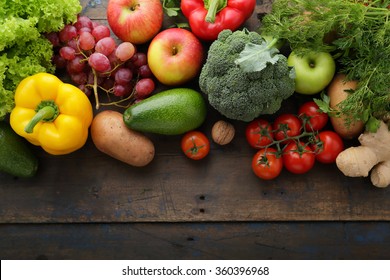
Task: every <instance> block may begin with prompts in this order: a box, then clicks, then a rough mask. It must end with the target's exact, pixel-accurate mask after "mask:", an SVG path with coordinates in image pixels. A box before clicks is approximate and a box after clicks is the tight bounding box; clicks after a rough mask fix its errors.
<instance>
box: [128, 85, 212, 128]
mask: <svg viewBox="0 0 390 280" xmlns="http://www.w3.org/2000/svg"><path fill="white" fill-rule="evenodd" d="M206 114H207V107H206V103H205V100H204V98H203V96H202V95H201V94H200V93H199V92H197V91H196V90H193V89H189V88H173V89H168V90H165V91H162V92H159V93H156V94H155V95H152V96H151V97H148V98H147V99H145V100H143V101H141V102H139V103H136V104H134V105H132V106H130V107H129V108H127V109H126V110H125V112H124V113H123V120H124V122H125V124H126V125H127V126H128V127H129V128H131V129H133V130H137V131H141V132H150V133H156V134H164V135H178V134H182V133H185V132H187V131H190V130H193V129H195V128H197V127H199V126H200V125H201V124H202V123H203V122H204V120H205V119H206Z"/></svg>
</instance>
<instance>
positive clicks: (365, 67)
mask: <svg viewBox="0 0 390 280" xmlns="http://www.w3.org/2000/svg"><path fill="white" fill-rule="evenodd" d="M389 8H390V1H383V0H374V1H366V0H365V1H363V0H360V1H359V0H338V1H329V0H275V1H274V3H273V6H272V11H271V12H270V13H269V14H267V15H266V16H265V17H263V19H262V25H261V32H262V33H264V34H268V35H270V36H273V37H275V38H278V39H284V40H285V41H287V42H288V44H289V46H290V48H291V49H292V50H294V51H295V52H296V53H298V54H301V55H304V54H305V53H306V52H307V51H309V50H311V51H313V50H314V51H327V52H331V53H332V55H333V56H334V57H335V58H337V61H338V65H339V70H340V72H343V73H345V74H346V75H347V78H348V79H350V80H358V81H359V83H358V87H357V89H356V90H355V91H353V92H352V93H351V94H350V95H349V96H348V98H347V99H346V100H345V101H343V102H342V103H341V104H340V107H339V110H340V112H341V113H342V114H346V115H348V116H351V117H352V118H353V119H356V120H362V121H364V122H365V123H366V129H367V130H369V131H375V130H376V128H377V127H378V126H379V121H380V120H381V119H384V118H385V116H389V114H390V10H389Z"/></svg>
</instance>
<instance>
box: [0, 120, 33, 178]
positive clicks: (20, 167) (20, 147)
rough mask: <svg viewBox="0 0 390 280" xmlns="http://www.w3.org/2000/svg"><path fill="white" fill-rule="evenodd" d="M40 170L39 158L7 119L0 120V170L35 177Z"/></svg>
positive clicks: (15, 174)
mask: <svg viewBox="0 0 390 280" xmlns="http://www.w3.org/2000/svg"><path fill="white" fill-rule="evenodd" d="M37 170H38V159H37V158H36V156H35V155H34V154H33V152H32V151H31V150H30V149H29V147H28V146H27V143H26V141H25V139H23V138H22V137H20V136H19V135H17V134H16V133H15V132H14V131H13V130H12V128H11V126H10V125H9V124H8V123H6V122H5V121H0V172H5V173H8V174H11V175H13V176H16V177H22V178H28V177H33V176H34V175H35V174H36V172H37Z"/></svg>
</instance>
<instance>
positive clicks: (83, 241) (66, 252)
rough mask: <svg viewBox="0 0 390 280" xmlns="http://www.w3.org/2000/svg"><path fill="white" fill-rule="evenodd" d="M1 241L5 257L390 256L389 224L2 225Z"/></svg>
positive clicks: (299, 257) (319, 257)
mask: <svg viewBox="0 0 390 280" xmlns="http://www.w3.org/2000/svg"><path fill="white" fill-rule="evenodd" d="M324 229H326V230H324ZM0 240H1V241H0V258H1V259H2V260H4V259H28V260H34V259H76V260H83V259H92V260H100V259H104V260H106V259H109V260H111V259H114V260H123V259H126V260H133V259H137V260H139V259H141V260H147V259H157V260H161V259H170V260H174V259H183V260H210V259H241V260H250V259H258V260H267V259H274V260H280V259H283V260H284V259H303V260H305V259H306V260H312V259H316V260H317V259H319V260H322V259H331V260H339V259H359V260H380V259H389V258H390V251H389V250H388V249H389V247H390V223H386V222H379V223H372V222H367V223H353V222H348V223H341V222H338V223H334V222H333V223H330V222H325V223H234V224H232V223H213V224H210V223H206V224H199V223H178V224H177V223H169V224H166V223H147V224H145V223H135V224H132V223H130V224H78V225H74V224H73V225H70V224H66V225H64V224H59V225H51V224H50V225H48V224H45V225H33V224H29V225H0Z"/></svg>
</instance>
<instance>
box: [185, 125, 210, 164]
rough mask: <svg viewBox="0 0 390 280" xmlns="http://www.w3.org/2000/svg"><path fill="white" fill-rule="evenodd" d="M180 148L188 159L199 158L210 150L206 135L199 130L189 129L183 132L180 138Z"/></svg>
mask: <svg viewBox="0 0 390 280" xmlns="http://www.w3.org/2000/svg"><path fill="white" fill-rule="evenodd" d="M181 149H182V151H183V152H184V154H185V155H186V156H187V157H189V158H190V159H194V160H199V159H202V158H204V157H205V156H207V155H208V153H209V151H210V141H209V139H208V138H207V136H206V135H205V134H204V133H202V132H200V131H195V130H194V131H189V132H187V133H186V134H184V136H183V138H182V140H181Z"/></svg>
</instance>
